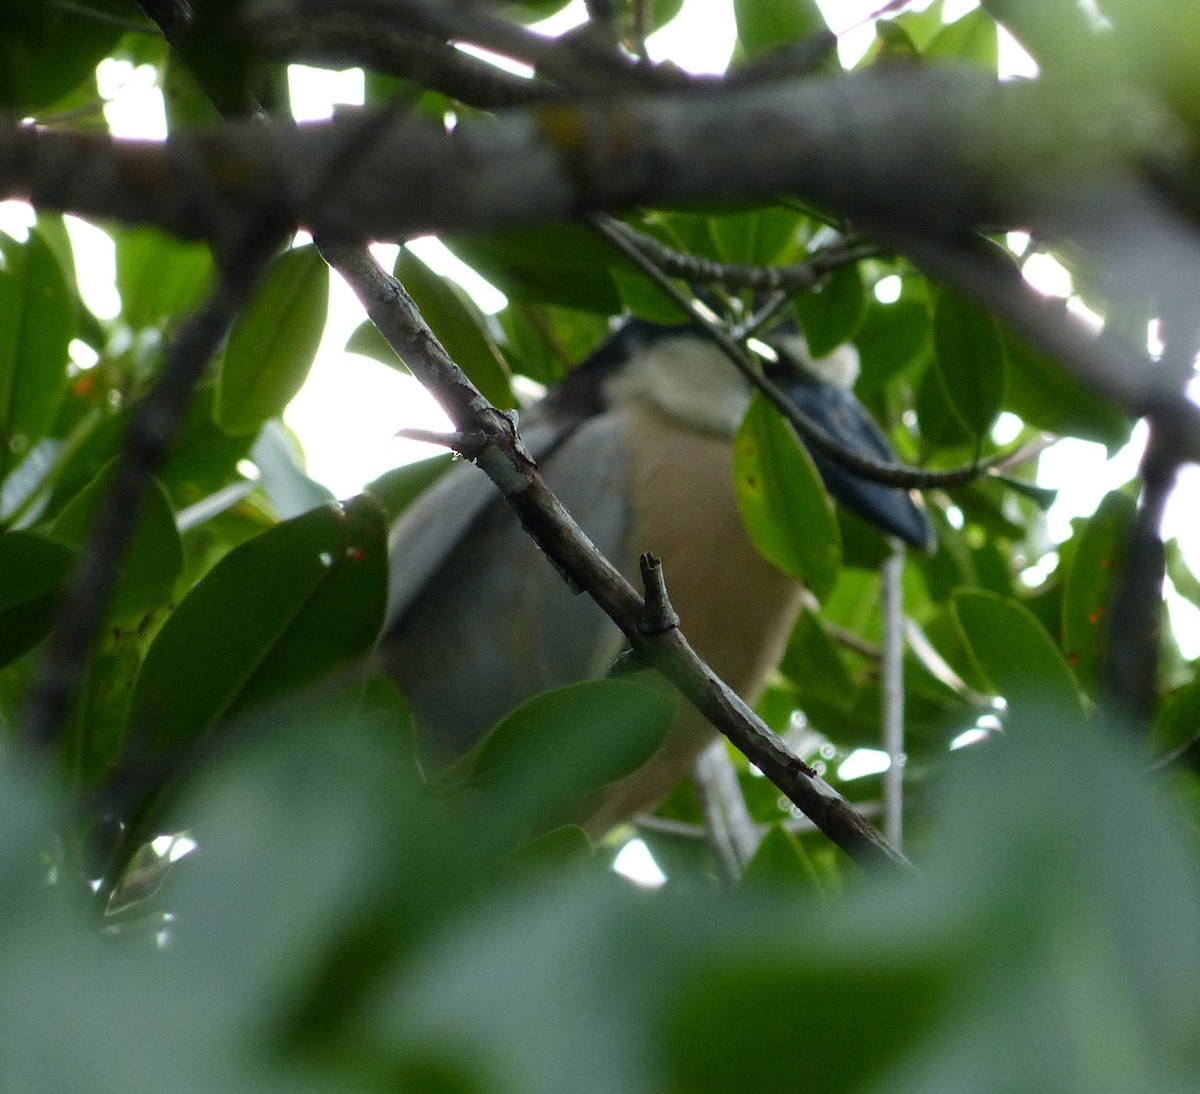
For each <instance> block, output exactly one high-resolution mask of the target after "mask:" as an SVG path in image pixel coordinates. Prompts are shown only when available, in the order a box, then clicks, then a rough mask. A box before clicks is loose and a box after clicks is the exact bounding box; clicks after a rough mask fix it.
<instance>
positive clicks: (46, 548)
mask: <svg viewBox="0 0 1200 1094" xmlns="http://www.w3.org/2000/svg"><path fill="white" fill-rule="evenodd" d="M74 558H75V554H74V552H73V551H72V550H71V549H70V548H68V547H65V546H64V545H63V544H61V543H56V542H55V541H54V540H52V539H48V538H46V537H45V536H40V535H35V534H34V533H32V532H5V533H4V534H3V535H0V665H7V664H8V663H9V662H11V661H15V660H16V659H17V658H18V657H20V656H21V654H23V653H25V652H26V651H27V650H30V649H32V648H33V647H34V646H36V645H37V644H38V643H39V642H40V641H41V640H42V639H43V638H45V637H46V635H47V634H49V633H50V628H51V626H52V625H53V623H54V613H55V609H56V608H57V606H58V594H59V591H60V589H61V588H62V585H63V582H64V581H65V580H66V577H67V574H68V573H69V572H70V569H71V564H72V562H73V560H74Z"/></svg>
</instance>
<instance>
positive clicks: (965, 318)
mask: <svg viewBox="0 0 1200 1094" xmlns="http://www.w3.org/2000/svg"><path fill="white" fill-rule="evenodd" d="M933 344H934V349H935V351H936V358H935V359H936V361H937V373H938V376H939V377H940V378H941V381H942V389H943V391H944V393H945V395H946V398H947V399H948V400H949V404H950V407H951V409H952V410H953V412H954V415H955V417H957V418H958V420H959V422H961V423H962V425H963V427H964V428H965V429H966V430H967V431H968V432H969V433H970V434H971V436H972V437H974V438H976V441H977V443H978V442H979V441H981V440H982V438H983V437H985V436H986V435H987V432H988V430H989V429H991V427H992V423H993V422H994V421H995V420H996V416H997V415H998V414H999V413H1000V408H1001V406H1002V405H1003V403H1004V385H1005V361H1004V344H1003V343H1002V342H1001V340H1000V333H999V330H998V328H997V326H996V322H995V320H994V319H992V317H991V316H990V315H988V314H987V313H986V312H985V311H983V309H982V308H980V307H979V306H978V305H977V304H975V303H973V302H972V301H970V300H967V299H966V298H965V297H962V296H959V295H957V294H956V293H952V292H949V291H948V290H945V289H943V290H942V291H941V292H940V293H938V297H937V301H936V303H935V305H934V310H933Z"/></svg>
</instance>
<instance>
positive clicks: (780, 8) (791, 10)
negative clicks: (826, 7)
mask: <svg viewBox="0 0 1200 1094" xmlns="http://www.w3.org/2000/svg"><path fill="white" fill-rule="evenodd" d="M733 15H734V18H735V19H736V20H737V33H738V42H739V44H740V45H741V48H742V52H743V53H744V54H745V55H746V57H748V58H749V59H750V60H753V59H754V58H755V57H760V56H761V55H762V54H764V53H769V52H770V51H771V50H773V49H778V48H779V47H780V46H788V45H792V44H794V43H796V42H803V41H804V40H805V39H807V38H811V37H813V36H814V35H817V34H825V33H828V29H829V28H828V27H827V26H826V25H825V18H824V16H823V15H822V14H821V9H820V8H818V7H817V5H816V4H815V3H814V2H813V0H734V4H733Z"/></svg>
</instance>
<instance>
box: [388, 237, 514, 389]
mask: <svg viewBox="0 0 1200 1094" xmlns="http://www.w3.org/2000/svg"><path fill="white" fill-rule="evenodd" d="M395 274H396V278H397V280H398V281H399V282H400V283H401V284H402V285H403V286H404V287H405V289H407V290H408V293H409V295H410V296H411V297H412V298H413V300H414V301H415V302H416V305H417V307H418V308H419V309H420V311H421V315H422V316H423V317H424V319H425V322H426V323H428V324H429V326H430V327H431V328H432V330H433V333H434V334H436V335H437V336H438V339H439V341H440V342H441V343H442V345H443V346H444V347H445V349H446V352H447V353H448V354H450V356H451V358H452V359H453V360H454V362H455V364H457V365H458V366H459V368H461V369H462V370H463V371H464V372H465V373H466V374H467V375H468V376H469V377H470V378H471V380H472V381H473V382H474V384H475V386H476V387H477V388H479V390H480V391H481V392H482V393H483V396H484V398H485V399H487V400H488V401H489V402H490V403H491V404H492V405H493V406H497V407H499V408H500V409H501V410H509V409H511V408H512V407H515V406H516V405H517V401H516V399H515V398H514V396H513V392H512V385H511V383H510V382H509V375H508V366H507V365H506V364H505V362H504V358H503V357H501V356H500V351H499V350H498V349H497V348H496V343H495V342H493V341H492V338H491V336H490V335H489V334H488V332H487V327H486V325H485V323H484V320H483V316H482V315H481V314H480V312H479V309H478V307H476V306H475V304H474V302H473V301H472V300H471V298H470V297H469V296H467V294H466V293H465V292H463V290H462V289H461V288H460V287H459V286H458V285H456V284H455V283H454V282H453V281H450V280H449V279H448V278H444V277H441V276H440V275H439V274H436V273H434V272H433V270H431V269H430V268H429V267H428V266H427V265H426V264H425V263H424V262H422V261H421V260H420V259H419V258H418V257H417V256H416V255H415V254H413V253H412V251H410V250H408V249H407V248H406V247H402V248H400V254H399V256H398V257H397V259H396V270H395Z"/></svg>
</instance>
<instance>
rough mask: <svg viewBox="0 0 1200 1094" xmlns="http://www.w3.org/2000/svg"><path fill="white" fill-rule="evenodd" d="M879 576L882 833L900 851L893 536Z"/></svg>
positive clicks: (899, 628)
mask: <svg viewBox="0 0 1200 1094" xmlns="http://www.w3.org/2000/svg"><path fill="white" fill-rule="evenodd" d="M880 576H881V578H882V582H881V585H882V589H881V592H882V594H883V659H882V661H881V663H880V677H881V683H882V685H883V686H882V689H881V691H882V695H881V704H882V710H881V711H880V713H881V716H882V719H883V750H884V752H886V753H887V758H888V768H887V771H886V772H885V773H884V776H883V831H884V834H885V835H886V836H887V838H888V840H889V842H891V844H892V845H893V846H895V847H897V848H900V847H902V846H903V841H904V546H903V544H901V542H900V541H899V540H898V539H895V538H894V537H893V538H892V550H891V554H889V555H888V557H887V558H886V559H884V562H883V567H882V572H881V575H880Z"/></svg>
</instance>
